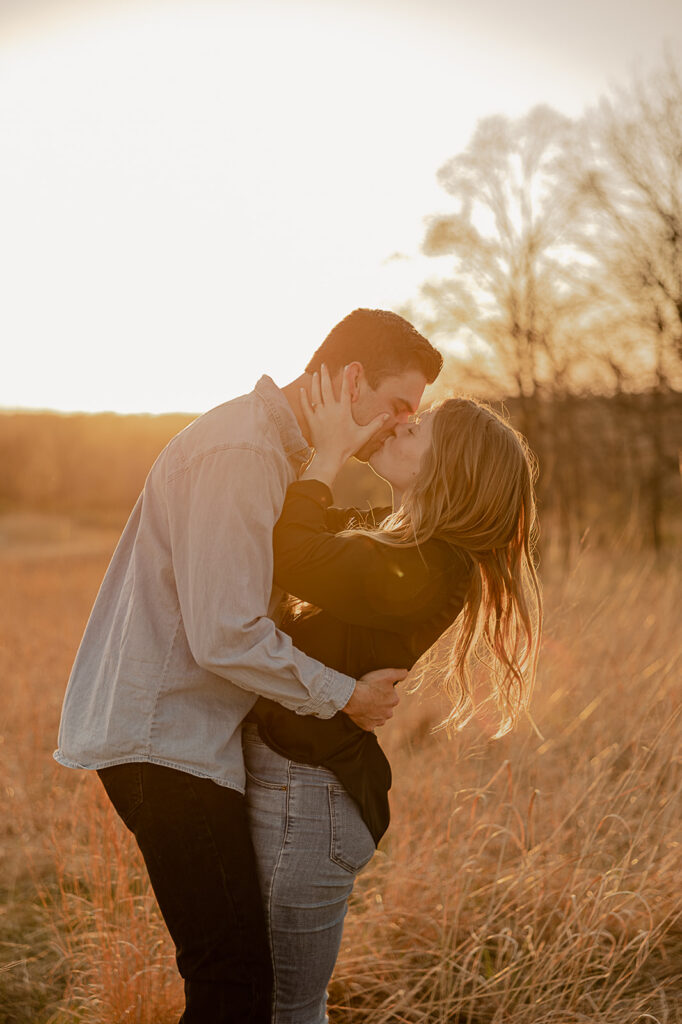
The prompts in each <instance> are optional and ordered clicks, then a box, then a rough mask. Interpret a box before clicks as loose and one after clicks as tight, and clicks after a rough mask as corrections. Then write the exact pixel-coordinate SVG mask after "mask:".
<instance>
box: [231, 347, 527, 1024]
mask: <svg viewBox="0 0 682 1024" xmlns="http://www.w3.org/2000/svg"><path fill="white" fill-rule="evenodd" d="M301 403H302V407H303V411H304V414H305V416H306V419H307V421H308V425H309V427H310V431H311V436H312V440H313V444H314V446H315V455H314V457H313V459H312V460H311V462H310V463H309V465H308V466H307V468H306V470H305V472H304V473H303V475H302V477H301V479H300V480H299V481H297V482H296V483H294V484H292V485H291V486H290V487H289V490H288V492H287V498H286V501H285V504H284V508H283V510H282V516H281V519H280V520H279V522H278V524H277V526H276V528H275V533H274V538H273V544H274V556H275V559H274V564H275V583H276V584H277V585H278V586H280V587H282V589H284V590H285V591H287V592H288V593H289V594H291V595H293V596H294V597H295V598H297V599H299V601H300V602H305V603H304V604H303V605H302V606H300V605H299V606H298V607H297V608H294V609H291V608H290V609H289V611H288V614H287V615H286V616H285V618H284V620H283V621H282V623H281V628H282V629H284V630H286V631H287V632H288V633H290V635H291V636H292V638H293V639H294V642H295V644H296V646H298V647H300V648H301V649H302V650H303V651H305V652H306V653H308V654H310V655H311V656H313V657H316V658H319V659H320V660H322V661H324V662H325V663H326V664H328V665H330V666H331V667H332V668H335V669H338V670H340V671H343V672H346V673H348V674H349V675H351V676H355V677H356V678H357V677H359V676H360V675H362V674H364V673H365V672H368V671H370V670H372V669H375V668H380V667H383V666H385V665H391V666H395V667H403V668H405V669H410V668H412V666H413V665H414V664H415V662H416V661H417V660H418V658H420V656H421V655H422V654H423V653H424V652H425V651H427V650H429V649H430V655H429V657H428V659H427V660H428V666H427V668H428V673H429V677H430V678H431V679H435V680H437V681H438V682H439V683H440V685H441V686H442V688H443V690H444V692H445V693H446V694H447V696H448V697H449V698H450V700H451V703H452V711H451V713H450V715H449V717H448V720H447V721H448V724H449V725H451V726H456V727H458V726H461V725H462V724H463V723H464V722H465V721H466V720H468V718H470V717H471V714H472V712H473V707H474V704H473V696H472V692H471V685H470V680H469V672H468V661H469V658H470V657H471V656H473V654H474V652H475V651H479V650H480V649H481V648H483V649H484V650H486V651H487V653H488V655H489V657H488V664H489V672H490V690H491V696H492V697H493V698H494V700H495V701H496V703H497V706H498V708H499V711H500V713H501V719H502V720H501V725H500V730H499V733H498V734H502V733H503V732H506V731H507V730H508V729H509V728H511V726H512V725H513V724H514V723H515V722H516V720H517V718H518V716H519V714H520V712H521V711H522V710H523V708H524V707H525V706H526V705H527V702H528V700H529V697H530V692H531V689H532V684H533V680H534V675H535V666H536V660H537V649H538V639H539V628H540V592H539V585H538V580H537V576H536V573H535V569H534V566H533V558H532V538H533V532H534V525H535V500H534V494H533V482H532V481H533V467H532V462H531V457H530V454H529V452H528V449H527V447H526V445H525V442H524V441H523V439H522V438H521V437H520V436H519V435H518V434H517V433H516V432H515V431H514V430H513V429H512V428H511V427H510V426H509V424H508V423H506V422H505V421H504V420H503V419H502V418H501V417H499V416H497V415H496V414H495V413H494V412H492V411H491V410H489V409H487V408H486V407H484V406H482V405H480V404H478V403H476V402H472V401H468V400H464V399H450V400H447V401H445V402H443V403H442V404H440V405H439V406H437V407H436V408H434V409H433V410H432V411H430V412H428V413H426V414H425V415H423V416H421V417H420V418H419V419H418V420H417V421H415V422H412V423H407V424H404V425H402V426H399V427H398V428H397V429H396V431H395V435H394V436H393V437H390V438H389V439H388V440H387V441H386V442H385V443H384V445H383V446H382V447H381V448H380V449H379V450H378V451H377V452H376V453H375V454H374V455H373V456H372V458H371V459H370V464H371V465H372V467H373V469H374V470H375V471H376V472H377V473H378V474H379V475H380V476H382V477H384V479H386V480H387V481H388V482H389V484H390V485H391V488H392V490H393V498H394V511H393V512H392V513H391V511H390V510H389V509H384V510H377V511H375V512H374V513H372V514H370V515H369V516H368V517H366V518H365V519H364V521H362V522H358V521H357V519H358V516H357V513H355V512H348V511H343V510H340V509H334V508H332V497H331V491H330V487H331V485H332V483H333V481H334V478H335V476H336V474H337V473H338V471H339V469H340V468H341V466H342V465H343V463H344V462H345V461H346V459H347V458H348V456H349V454H350V453H351V452H352V451H353V450H354V449H355V447H356V441H357V435H358V428H357V426H356V425H355V423H354V421H353V418H352V415H351V412H350V398H349V393H348V388H347V384H346V379H345V375H344V380H343V384H342V388H341V395H340V398H339V399H338V400H337V399H336V398H335V396H334V392H333V389H332V386H331V383H330V380H329V375H328V373H327V372H326V370H325V368H324V367H323V368H322V372H321V378H320V379H318V378H317V376H316V377H315V378H314V380H313V388H312V403H309V402H308V400H307V397H306V395H305V392H302V394H301ZM353 518H355V520H356V521H355V523H353V522H352V520H353ZM351 526H352V527H353V528H349V527H351ZM249 718H250V723H249V724H247V725H246V726H245V728H244V756H245V761H246V767H247V803H248V808H249V820H250V824H251V830H252V835H253V840H254V845H255V849H256V856H257V859H258V866H259V874H260V881H261V887H262V893H263V898H264V901H265V906H266V912H267V917H268V926H269V932H270V941H271V948H272V954H273V964H274V972H275V988H274V1003H273V1022H275V1024H285V1022H286V1024H319V1022H323V1021H325V1020H326V1019H327V1018H326V986H327V983H328V981H329V978H330V977H331V973H332V970H333V967H334V963H335V960H336V956H337V953H338V949H339V944H340V941H341V933H342V927H343V919H344V916H345V912H346V907H347V901H348V896H349V895H350V892H351V890H352V888H353V883H354V880H355V876H356V875H357V872H358V871H359V870H360V868H361V867H362V866H363V865H364V864H366V863H367V862H368V861H369V859H370V858H371V856H372V854H373V852H374V850H375V848H376V843H377V842H378V841H379V839H380V838H381V836H382V834H383V833H384V831H385V829H386V827H387V825H388V820H389V810H388V796H387V794H388V790H389V787H390V784H391V775H390V768H389V765H388V762H387V760H386V758H385V755H384V754H383V752H382V750H381V748H380V746H379V744H378V742H377V739H376V736H375V735H374V733H372V732H364V731H363V730H362V729H360V728H358V727H357V726H356V725H355V724H354V723H353V722H351V720H350V719H349V718H347V716H345V715H344V714H343V713H339V714H337V715H336V716H334V718H332V719H329V720H327V721H323V720H320V719H315V718H311V717H299V716H297V715H296V714H295V713H293V712H290V711H287V710H286V709H285V708H283V707H281V706H280V705H278V704H273V703H271V702H269V701H265V700H259V701H258V703H257V704H256V707H255V708H254V711H253V712H252V714H251V716H249Z"/></svg>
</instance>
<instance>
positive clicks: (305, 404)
mask: <svg viewBox="0 0 682 1024" xmlns="http://www.w3.org/2000/svg"><path fill="white" fill-rule="evenodd" d="M298 390H299V393H300V398H301V411H302V412H303V417H304V419H305V421H306V423H307V424H308V427H309V429H311V430H312V427H313V416H314V415H315V414H314V412H313V410H312V407H311V405H310V399H309V398H308V394H307V392H306V389H305V388H299V389H298Z"/></svg>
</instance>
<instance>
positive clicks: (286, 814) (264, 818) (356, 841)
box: [242, 725, 375, 1024]
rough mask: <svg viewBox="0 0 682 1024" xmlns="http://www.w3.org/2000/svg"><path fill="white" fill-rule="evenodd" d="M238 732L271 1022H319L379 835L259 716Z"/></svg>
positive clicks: (334, 784) (332, 779)
mask: <svg viewBox="0 0 682 1024" xmlns="http://www.w3.org/2000/svg"><path fill="white" fill-rule="evenodd" d="M242 738H243V746H244V760H245V762H246V770H247V785H246V803H247V812H248V815H249V824H250V828H251V836H252V839H253V845H254V849H255V851H256V860H257V865H258V874H259V879H260V888H261V892H262V894H263V900H264V904H265V912H266V918H267V925H268V934H269V938H270V946H271V950H272V960H273V968H274V988H273V1011H272V1024H323V1022H324V1021H326V1020H327V1011H326V1008H327V984H328V982H329V979H330V978H331V975H332V971H333V969H334V964H335V962H336V957H337V954H338V952H339V946H340V944H341V933H342V931H343V920H344V917H345V916H346V910H347V907H348V897H349V896H350V894H351V891H352V889H353V884H354V882H355V878H356V875H357V873H358V872H359V870H360V868H362V867H363V866H364V865H365V864H367V862H368V861H369V860H370V859H371V857H372V854H373V853H374V850H375V845H374V840H373V839H372V836H371V834H370V831H369V829H368V828H367V826H366V825H365V823H364V821H363V820H362V817H361V816H360V812H359V810H358V807H357V805H356V803H355V801H354V800H352V799H351V797H350V796H348V794H347V793H346V791H345V789H344V788H343V786H342V785H341V784H340V782H339V781H338V779H337V778H336V776H335V775H334V774H333V773H332V772H330V771H327V769H326V768H315V767H310V766H309V765H305V764H298V763H297V762H294V761H288V760H287V759H286V758H284V757H282V756H281V755H280V754H276V753H275V752H274V751H273V750H271V749H270V748H269V747H268V746H266V745H265V744H264V743H263V742H262V740H261V739H260V737H259V735H258V730H257V728H256V727H255V726H253V725H245V726H244V729H243V734H242Z"/></svg>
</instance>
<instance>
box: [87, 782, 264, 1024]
mask: <svg viewBox="0 0 682 1024" xmlns="http://www.w3.org/2000/svg"><path fill="white" fill-rule="evenodd" d="M97 774H98V775H99V777H100V779H101V780H102V782H103V784H104V788H105V789H106V791H107V793H108V795H109V798H110V800H111V802H112V803H113V805H114V807H115V808H116V811H117V812H118V814H119V816H120V817H121V818H122V820H123V822H124V823H125V825H126V826H127V827H128V828H129V829H130V831H131V832H132V833H133V835H134V836H135V838H136V840H137V844H138V846H139V847H140V850H141V851H142V856H143V857H144V861H145V864H146V865H147V871H148V872H149V878H150V880H151V883H152V888H153V889H154V894H155V896H156V899H157V901H158V904H159V907H160V908H161V913H162V914H163V918H164V921H165V922H166V924H167V926H168V930H169V932H170V933H171V937H172V939H173V942H174V943H175V950H176V959H177V964H178V970H179V971H180V974H181V975H182V977H183V978H184V980H185V1001H186V1005H185V1012H184V1014H183V1015H182V1017H181V1018H180V1024H237V1022H239V1024H246V1022H253V1024H269V1022H270V1002H271V993H272V965H271V960H270V950H269V946H268V939H267V931H266V924H265V917H264V913H263V907H262V903H261V896H260V890H259V887H258V878H257V875H256V863H255V856H254V852H253V847H252V844H251V836H250V834H249V828H248V823H247V819H246V809H245V804H244V797H243V796H241V794H240V793H237V792H235V790H232V789H227V788H226V787H224V786H219V785H217V783H215V782H211V780H210V779H200V778H197V777H196V776H194V775H190V774H189V773H187V772H181V771H176V770H175V769H174V768H165V767H163V766H162V765H156V764H148V763H134V764H119V765H114V766H113V767H111V768H102V769H101V770H100V771H98V773H97Z"/></svg>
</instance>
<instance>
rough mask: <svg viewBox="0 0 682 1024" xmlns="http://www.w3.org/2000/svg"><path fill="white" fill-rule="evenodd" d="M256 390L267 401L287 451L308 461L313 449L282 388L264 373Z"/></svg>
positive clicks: (299, 459) (268, 410)
mask: <svg viewBox="0 0 682 1024" xmlns="http://www.w3.org/2000/svg"><path fill="white" fill-rule="evenodd" d="M255 391H256V394H257V395H258V396H259V398H261V399H262V401H263V402H264V403H265V408H266V409H267V412H268V416H269V417H270V419H271V420H272V421H273V422H274V424H275V426H276V427H277V431H278V433H279V437H280V441H281V442H282V447H283V448H284V451H285V453H286V454H287V455H288V456H289V457H290V458H293V459H295V460H296V461H297V462H305V461H307V459H309V458H310V455H311V453H312V449H311V447H310V445H309V444H308V442H307V441H306V439H305V438H304V436H303V434H302V433H301V428H300V427H299V425H298V422H297V420H296V417H295V416H294V413H293V410H292V408H291V406H290V405H289V403H288V402H287V400H286V398H285V397H284V393H283V391H282V390H281V388H278V387H277V385H276V384H275V382H274V380H272V378H271V377H268V376H267V374H263V376H262V377H261V378H260V380H259V381H258V383H257V384H256V387H255Z"/></svg>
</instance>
